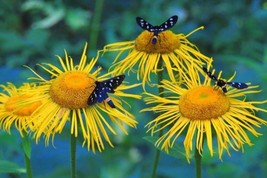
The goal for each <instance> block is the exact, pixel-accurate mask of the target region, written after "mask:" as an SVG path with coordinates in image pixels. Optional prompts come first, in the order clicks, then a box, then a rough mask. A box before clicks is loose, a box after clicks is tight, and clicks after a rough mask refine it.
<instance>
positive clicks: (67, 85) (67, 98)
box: [49, 71, 96, 109]
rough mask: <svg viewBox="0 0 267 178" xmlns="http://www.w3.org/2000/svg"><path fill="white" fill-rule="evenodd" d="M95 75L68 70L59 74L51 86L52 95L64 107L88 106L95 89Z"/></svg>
mask: <svg viewBox="0 0 267 178" xmlns="http://www.w3.org/2000/svg"><path fill="white" fill-rule="evenodd" d="M95 81H96V79H95V77H94V76H92V75H88V74H87V73H85V72H81V71H75V72H73V71H72V72H67V73H64V74H61V75H60V76H58V77H57V78H56V79H55V80H54V81H53V83H52V84H51V87H50V92H49V93H50V96H51V98H52V100H53V101H54V102H56V103H57V104H59V105H60V106H62V107H65V108H70V109H78V108H85V107H87V106H88V105H87V100H88V97H89V96H90V95H91V93H92V92H93V90H94V89H95Z"/></svg>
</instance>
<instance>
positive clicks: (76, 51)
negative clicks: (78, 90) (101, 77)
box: [0, 0, 267, 178]
mask: <svg viewBox="0 0 267 178" xmlns="http://www.w3.org/2000/svg"><path fill="white" fill-rule="evenodd" d="M175 14H176V15H178V16H179V20H178V23H177V24H176V25H175V26H174V27H173V28H172V31H174V32H175V33H184V34H187V33H189V32H191V31H192V30H194V29H195V28H197V27H199V26H202V25H204V26H205V30H202V31H198V32H197V33H195V34H193V35H191V36H190V37H189V40H190V41H191V42H192V43H194V44H196V45H197V46H198V48H199V49H200V51H201V52H202V53H204V54H206V55H207V56H212V57H213V58H214V67H215V68H216V69H217V70H223V71H224V74H223V77H224V78H227V77H229V76H231V75H232V74H233V73H234V71H237V75H236V78H235V80H236V81H240V82H251V83H252V84H254V85H260V88H261V89H262V90H263V91H262V92H261V93H260V94H258V95H255V96H253V98H252V97H251V98H252V99H254V100H255V99H256V100H265V99H266V98H267V97H266V96H267V93H266V81H267V73H266V69H267V43H266V40H267V33H266V32H267V23H266V22H267V1H260V0H251V1H249V0H237V1H228V0H227V1H219V0H216V1H207V0H196V1H186V0H179V1H177V0H155V1H151V0H143V1H133V0H129V1H125V0H118V1H107V0H106V1H104V0H96V1H85V0H78V1H71V0H65V1H60V0H58V1H54V2H51V1H44V0H38V1H33V0H25V1H19V0H16V1H15V0H2V1H0V57H1V60H0V83H1V84H5V83H6V82H12V83H15V84H17V85H20V84H21V83H23V82H24V81H25V78H27V77H29V76H32V74H31V72H29V70H28V69H26V68H24V67H22V65H25V64H26V65H28V66H30V67H32V68H33V69H34V70H36V71H37V72H39V73H41V74H42V71H41V70H40V68H38V67H36V63H42V62H49V63H53V64H58V63H57V58H56V57H55V55H56V54H58V55H60V56H62V57H64V49H66V50H67V52H68V54H69V55H71V56H72V57H73V59H74V60H75V61H76V62H78V61H79V59H80V56H81V53H82V50H83V46H84V44H85V42H88V43H89V50H88V56H89V57H93V56H95V55H96V49H102V48H103V46H104V45H105V44H109V43H113V42H118V41H129V40H134V39H135V38H136V37H137V35H138V34H139V33H140V32H141V31H142V30H141V29H140V27H139V26H138V25H137V24H136V21H135V17H136V16H141V17H143V18H145V19H146V20H148V21H149V22H151V23H152V24H155V25H156V24H161V23H162V22H163V21H165V20H166V19H167V18H169V17H170V16H172V15H175ZM112 60H113V59H112V58H105V57H103V58H101V59H100V61H99V65H100V66H102V67H103V68H104V70H107V69H108V67H109V66H110V64H111V62H112ZM129 78H130V80H131V81H132V82H137V81H136V80H135V77H129ZM128 80H129V79H128ZM141 92H142V89H141V88H139V90H138V91H137V93H141ZM129 102H130V103H131V105H133V106H132V111H131V112H132V113H134V115H135V116H136V119H137V120H138V122H139V125H138V127H137V129H129V132H130V134H129V135H128V136H125V135H123V134H119V135H118V136H116V137H112V140H113V142H114V143H115V148H110V147H109V146H108V145H106V149H105V150H104V151H103V152H102V153H96V154H93V153H92V152H88V151H87V149H86V148H83V147H82V146H81V142H80V143H79V144H78V145H77V154H78V155H77V169H78V170H77V171H78V175H79V177H87V178H146V177H149V175H150V173H151V171H152V165H153V161H154V152H155V149H154V147H153V145H152V144H151V143H149V142H147V141H146V140H145V139H144V138H143V137H145V136H148V134H147V133H146V129H145V128H144V125H145V124H146V123H147V122H148V121H150V120H151V119H152V118H153V115H152V114H151V113H139V110H141V109H142V108H143V107H145V104H144V103H143V102H142V101H135V100H132V101H129ZM137 102H138V103H137ZM265 108H266V105H265ZM260 114H261V113H260ZM260 116H261V117H262V118H264V119H267V117H266V114H261V115H260ZM258 130H259V131H260V132H261V133H262V134H263V136H261V137H258V138H255V137H253V136H251V137H250V138H251V140H252V142H253V143H254V144H255V145H254V146H252V147H249V146H245V151H244V153H242V152H235V151H234V150H230V152H231V157H229V156H228V155H227V154H224V156H223V161H221V160H219V159H218V157H217V155H216V154H215V157H213V158H211V157H210V156H209V154H206V153H205V152H204V158H203V177H205V178H213V177H216V178H224V177H229V178H239V177H242V178H263V177H266V175H267V154H266V151H267V142H266V135H267V129H266V127H263V128H261V129H258ZM12 133H13V134H12V135H8V134H7V133H5V132H3V131H0V160H7V161H11V162H14V163H16V164H17V165H18V166H19V167H23V166H24V161H23V154H22V149H21V145H20V142H21V140H20V137H19V134H17V133H16V132H15V131H13V132H12ZM68 133H69V130H68V129H66V131H65V132H64V133H63V134H61V135H58V136H56V138H55V143H54V147H53V146H52V145H50V146H48V147H45V146H44V143H43V142H40V143H39V144H38V145H35V143H34V142H32V145H33V148H32V164H33V175H34V178H35V177H36V178H46V177H49V178H51V177H57V178H61V177H62V178H63V177H69V175H70V169H69V167H70V165H69V164H70V163H69V134H68ZM205 150H206V147H205ZM194 175H195V165H194V160H192V161H191V164H188V163H187V162H186V160H185V159H184V157H182V156H181V158H179V159H176V158H173V157H171V156H169V155H167V154H165V153H162V154H161V157H160V162H159V168H158V178H179V177H181V178H183V177H186V176H187V177H188V178H191V177H194ZM0 177H10V178H17V177H26V176H25V175H24V174H1V173H0Z"/></svg>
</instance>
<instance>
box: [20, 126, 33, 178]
mask: <svg viewBox="0 0 267 178" xmlns="http://www.w3.org/2000/svg"><path fill="white" fill-rule="evenodd" d="M22 134H23V137H22V148H23V154H24V162H25V167H26V174H27V178H32V166H31V141H30V139H29V137H28V135H27V133H26V131H23V133H22Z"/></svg>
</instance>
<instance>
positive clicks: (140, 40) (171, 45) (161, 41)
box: [135, 30, 181, 54]
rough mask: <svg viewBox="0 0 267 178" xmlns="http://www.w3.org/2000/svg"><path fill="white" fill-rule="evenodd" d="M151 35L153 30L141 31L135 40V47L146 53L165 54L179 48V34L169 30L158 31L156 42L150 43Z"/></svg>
mask: <svg viewBox="0 0 267 178" xmlns="http://www.w3.org/2000/svg"><path fill="white" fill-rule="evenodd" d="M153 35H154V33H153V32H149V31H144V32H142V33H141V34H140V35H139V36H138V37H137V38H136V40H135V49H136V50H137V51H143V52H146V53H160V54H166V53H171V52H173V51H174V50H175V49H179V48H180V45H181V44H180V41H179V36H177V35H175V34H174V33H173V32H172V31H170V30H167V31H164V32H161V33H159V34H158V36H157V42H156V44H153V43H152V38H153Z"/></svg>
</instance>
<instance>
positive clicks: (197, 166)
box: [195, 147, 202, 178]
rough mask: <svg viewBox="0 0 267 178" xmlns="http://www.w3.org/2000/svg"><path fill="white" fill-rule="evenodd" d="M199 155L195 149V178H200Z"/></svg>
mask: <svg viewBox="0 0 267 178" xmlns="http://www.w3.org/2000/svg"><path fill="white" fill-rule="evenodd" d="M201 158H202V157H201V155H200V153H199V151H198V149H197V147H196V150H195V161H196V178H201Z"/></svg>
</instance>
